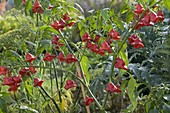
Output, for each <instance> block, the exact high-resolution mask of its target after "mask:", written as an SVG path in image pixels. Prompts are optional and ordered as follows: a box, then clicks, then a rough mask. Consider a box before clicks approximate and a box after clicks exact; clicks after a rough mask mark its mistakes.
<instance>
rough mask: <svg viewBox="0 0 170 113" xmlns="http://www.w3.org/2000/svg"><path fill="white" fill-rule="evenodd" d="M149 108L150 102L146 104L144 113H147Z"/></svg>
mask: <svg viewBox="0 0 170 113" xmlns="http://www.w3.org/2000/svg"><path fill="white" fill-rule="evenodd" d="M151 106H152V102H148V103H146V107H145V110H146V113H148V112H149V110H150V109H151Z"/></svg>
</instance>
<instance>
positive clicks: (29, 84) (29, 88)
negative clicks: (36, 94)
mask: <svg viewBox="0 0 170 113" xmlns="http://www.w3.org/2000/svg"><path fill="white" fill-rule="evenodd" d="M24 84H25V89H26V90H27V93H28V94H29V95H30V96H31V97H33V94H32V91H33V90H32V89H33V83H32V80H31V78H27V79H26V80H25V81H24Z"/></svg>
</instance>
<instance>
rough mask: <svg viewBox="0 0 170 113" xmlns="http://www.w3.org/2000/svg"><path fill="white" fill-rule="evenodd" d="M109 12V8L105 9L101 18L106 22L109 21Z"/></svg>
mask: <svg viewBox="0 0 170 113" xmlns="http://www.w3.org/2000/svg"><path fill="white" fill-rule="evenodd" d="M108 10H109V8H105V9H103V10H102V12H101V16H102V17H103V18H104V20H105V21H107V20H108V19H109V14H108Z"/></svg>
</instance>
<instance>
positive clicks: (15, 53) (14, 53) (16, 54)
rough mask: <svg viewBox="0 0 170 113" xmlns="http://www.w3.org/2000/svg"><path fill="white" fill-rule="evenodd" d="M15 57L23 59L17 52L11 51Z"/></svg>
mask: <svg viewBox="0 0 170 113" xmlns="http://www.w3.org/2000/svg"><path fill="white" fill-rule="evenodd" d="M9 51H10V52H11V53H12V54H13V55H14V56H17V57H19V58H22V57H21V56H20V55H19V54H18V53H17V52H16V51H13V50H9Z"/></svg>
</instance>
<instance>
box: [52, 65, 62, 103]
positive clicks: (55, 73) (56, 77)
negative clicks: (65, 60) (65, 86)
mask: <svg viewBox="0 0 170 113" xmlns="http://www.w3.org/2000/svg"><path fill="white" fill-rule="evenodd" d="M53 67H54V69H55V68H56V64H55V62H53ZM54 75H55V80H56V86H57V90H58V94H59V100H60V103H61V102H62V99H61V93H60V89H59V86H58V76H57V72H56V70H54Z"/></svg>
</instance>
